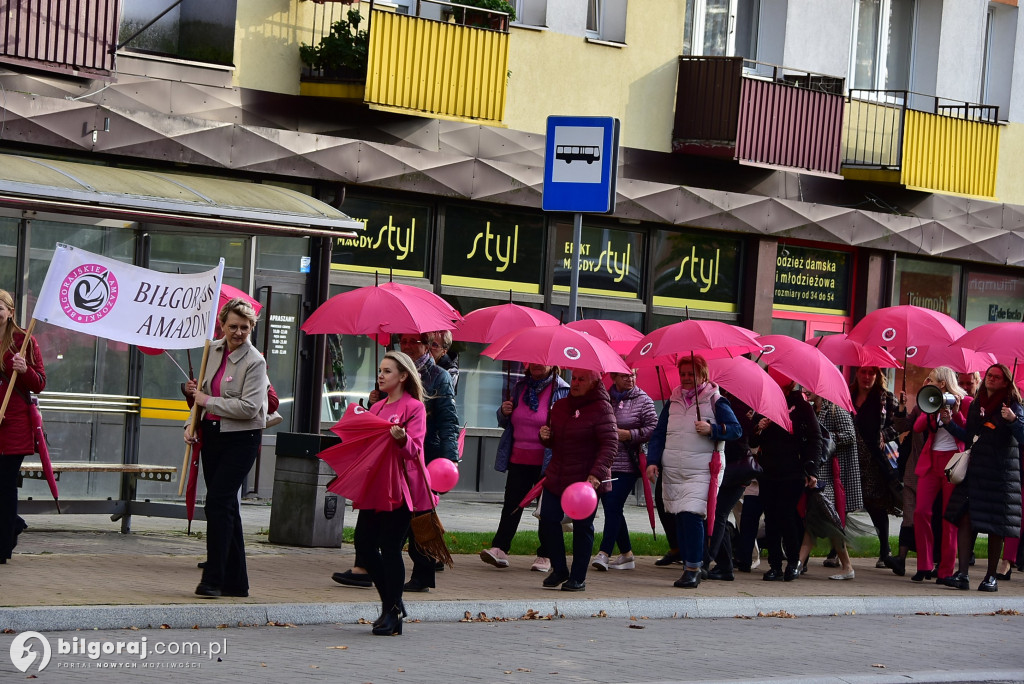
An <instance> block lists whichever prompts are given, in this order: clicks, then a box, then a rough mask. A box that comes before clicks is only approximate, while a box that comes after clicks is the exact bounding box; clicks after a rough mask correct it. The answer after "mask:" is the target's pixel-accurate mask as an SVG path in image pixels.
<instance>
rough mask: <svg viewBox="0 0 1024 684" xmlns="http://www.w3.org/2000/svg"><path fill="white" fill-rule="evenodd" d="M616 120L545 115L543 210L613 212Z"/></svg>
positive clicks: (617, 154) (616, 164) (617, 143)
mask: <svg viewBox="0 0 1024 684" xmlns="http://www.w3.org/2000/svg"><path fill="white" fill-rule="evenodd" d="M618 161H619V120H618V119H616V118H613V117H610V116H549V117H548V129H547V142H546V144H545V154H544V200H543V208H544V211H566V212H573V213H584V212H585V213H594V214H605V213H610V212H613V211H615V181H616V171H617V170H618Z"/></svg>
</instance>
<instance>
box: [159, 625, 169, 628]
mask: <svg viewBox="0 0 1024 684" xmlns="http://www.w3.org/2000/svg"><path fill="white" fill-rule="evenodd" d="M170 628H171V626H170V625H160V629H170Z"/></svg>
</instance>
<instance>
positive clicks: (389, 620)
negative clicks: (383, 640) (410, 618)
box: [372, 604, 405, 636]
mask: <svg viewBox="0 0 1024 684" xmlns="http://www.w3.org/2000/svg"><path fill="white" fill-rule="evenodd" d="M400 605H401V604H396V605H394V606H392V608H391V610H389V611H387V612H386V613H384V614H383V615H381V616H380V624H376V623H374V626H373V630H372V632H373V634H375V635H377V636H395V635H400V634H401V633H402V624H403V623H402V616H403V615H404V614H405V610H404V608H401V607H399V606H400Z"/></svg>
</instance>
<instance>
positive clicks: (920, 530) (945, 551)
mask: <svg viewBox="0 0 1024 684" xmlns="http://www.w3.org/2000/svg"><path fill="white" fill-rule="evenodd" d="M924 384H925V385H932V386H934V387H936V388H938V389H939V390H941V391H942V392H943V393H944V394H948V395H951V396H953V397H954V398H955V403H954V404H953V405H952V406H945V405H943V407H942V410H941V411H939V412H937V413H932V414H930V415H929V414H926V413H921V414H920V415H918V417H917V420H915V421H914V432H917V433H923V434H924V435H925V441H924V446H923V447H922V448H921V454H920V455H919V456H918V458H917V466H916V467H915V468H914V474H915V475H917V501H916V503H915V506H914V543H915V545H916V547H917V574H915V575H914V576H913V577H911V578H910V579H911V580H913V581H914V582H923V581H924V580H926V579H931V573H932V568H933V567H934V565H933V558H932V550H933V546H934V540H935V535H934V534H933V533H932V524H933V520H932V507H933V506H934V505H935V497H937V496H939V495H940V494H941V495H942V512H943V513H945V511H946V507H947V506H948V505H949V497H950V496H951V495H952V494H953V485H952V484H950V483H949V481H948V480H947V479H946V474H945V472H944V470H945V467H946V463H948V462H949V459H950V457H951V456H952V455H953V454H955V453H956V452H957V451H962V450H963V448H964V443H963V442H962V441H960V440H958V439H957V438H956V437H954V436H953V434H952V433H951V432H950V431H949V429H948V427H947V426H948V425H950V424H951V423H954V422H955V423H956V424H957V425H960V426H961V427H962V426H964V425H965V424H966V423H967V407H968V404H967V403H966V402H964V397H965V396H966V392H964V391H963V390H962V389H961V388H960V385H959V383H958V382H957V377H956V373H955V372H954V371H953V370H952V369H951V368H948V367H946V366H939V367H938V368H936V369H935V370H933V371H932V372H931V373H929V374H928V377H927V378H925V380H924ZM941 524H942V559H941V560H940V562H939V577H950V576H952V574H953V566H954V565H955V564H956V534H957V530H956V525H954V524H953V523H951V522H949V521H948V520H945V519H943V520H942V522H941Z"/></svg>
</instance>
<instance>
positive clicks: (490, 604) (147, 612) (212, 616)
mask: <svg viewBox="0 0 1024 684" xmlns="http://www.w3.org/2000/svg"><path fill="white" fill-rule="evenodd" d="M406 606H407V608H408V610H409V615H410V616H411V618H412V619H413V620H418V621H420V622H459V621H461V620H463V619H465V617H466V614H467V613H469V615H470V616H472V618H474V619H479V620H481V621H486V619H499V620H513V619H519V618H522V617H523V616H524V615H526V614H527V613H529V612H530V611H534V613H535V614H536V615H538V616H539V617H546V616H549V615H552V616H554V615H557V616H558V617H560V618H568V619H580V618H590V617H597V616H599V615H600V616H601V617H612V618H625V619H629V618H633V617H636V618H641V619H670V618H733V617H748V618H754V617H758V615H759V614H763V615H766V616H770V617H778V616H780V613H785V614H789V615H792V616H794V617H829V616H835V615H912V614H916V613H930V614H941V615H973V614H984V613H994V612H996V611H1001V610H1005V611H1017V612H1019V613H1024V597H1020V596H1009V597H1006V598H999V597H996V596H980V597H967V596H965V597H962V598H960V597H958V598H953V597H920V596H916V597H910V596H890V597H884V598H883V597H874V596H865V597H828V598H823V597H788V598H787V597H771V598H765V597H761V598H757V597H755V598H692V599H684V598H676V599H663V598H634V599H567V600H565V601H551V600H536V601H525V600H515V601H411V602H407V603H406ZM379 611H380V608H379V604H378V603H376V602H363V603H275V604H227V603H219V602H209V603H205V604H187V605H135V606H130V605H129V606H109V605H108V606H73V607H72V606H46V607H39V608H31V607H18V608H0V631H4V632H7V631H12V632H22V631H26V630H33V631H37V632H59V631H70V630H77V629H126V628H129V627H137V628H142V629H145V628H157V627H160V626H163V625H166V626H167V627H169V628H171V629H190V628H193V627H201V628H211V627H220V626H222V625H223V626H228V627H235V626H239V627H242V626H262V625H266V624H267V623H283V624H292V625H323V624H337V623H340V624H353V623H357V622H358V621H359V620H360V619H364V620H368V621H372V620H373V619H375V618H376V617H377V615H378V614H379ZM481 613H482V614H483V615H485V616H486V618H481V617H480V615H481ZM772 613H775V614H776V615H774V616H773V615H770V614H772Z"/></svg>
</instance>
